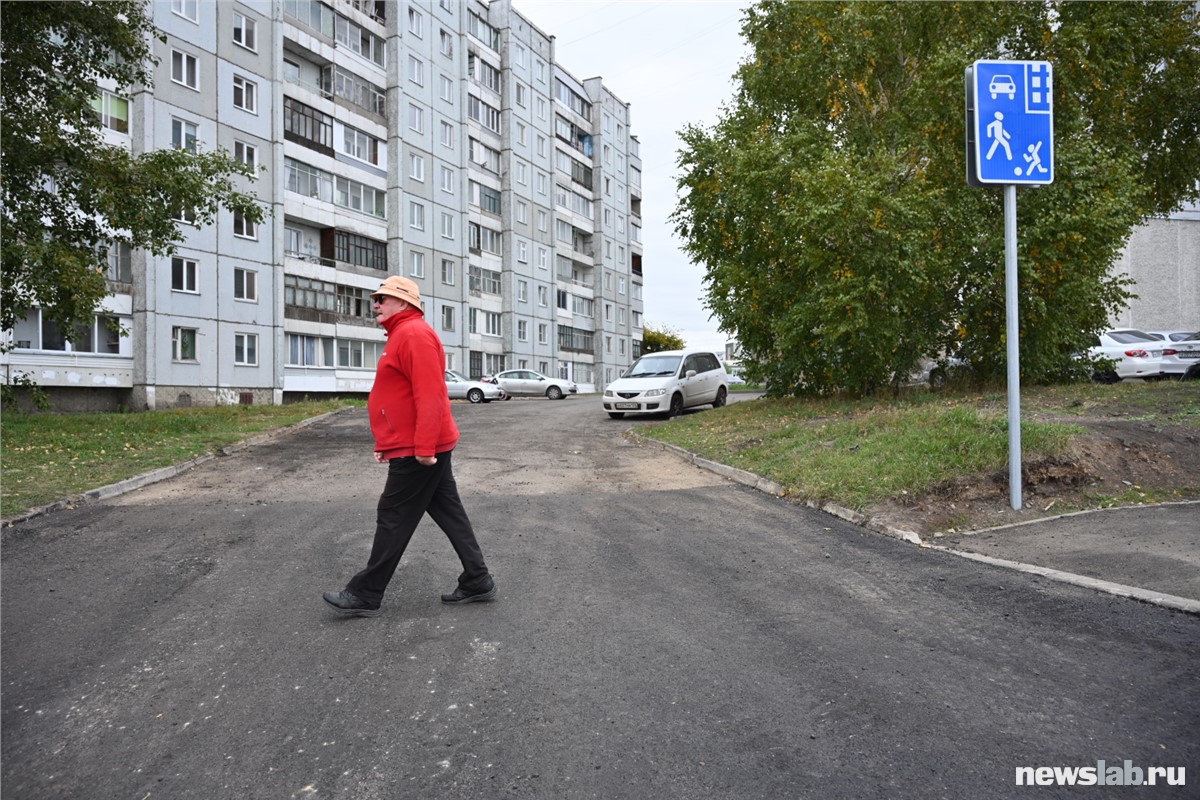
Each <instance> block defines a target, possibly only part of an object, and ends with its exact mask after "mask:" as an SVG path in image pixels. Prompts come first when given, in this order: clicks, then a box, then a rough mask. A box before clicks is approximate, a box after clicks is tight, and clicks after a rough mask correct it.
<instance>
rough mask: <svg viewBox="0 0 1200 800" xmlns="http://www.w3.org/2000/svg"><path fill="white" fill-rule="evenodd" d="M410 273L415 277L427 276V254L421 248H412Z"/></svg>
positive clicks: (409, 258)
mask: <svg viewBox="0 0 1200 800" xmlns="http://www.w3.org/2000/svg"><path fill="white" fill-rule="evenodd" d="M408 274H409V275H411V276H413V277H414V278H424V277H425V254H424V253H422V252H421V251H420V250H412V251H410V252H409V254H408Z"/></svg>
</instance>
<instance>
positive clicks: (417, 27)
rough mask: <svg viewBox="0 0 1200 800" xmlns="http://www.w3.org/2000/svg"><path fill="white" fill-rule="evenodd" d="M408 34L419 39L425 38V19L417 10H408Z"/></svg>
mask: <svg viewBox="0 0 1200 800" xmlns="http://www.w3.org/2000/svg"><path fill="white" fill-rule="evenodd" d="M408 32H409V33H411V34H412V35H413V36H416V37H417V38H418V39H423V38H424V37H425V17H423V16H422V15H421V12H419V11H417V10H416V9H415V8H410V9H409V10H408Z"/></svg>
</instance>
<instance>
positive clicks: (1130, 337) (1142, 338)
mask: <svg viewBox="0 0 1200 800" xmlns="http://www.w3.org/2000/svg"><path fill="white" fill-rule="evenodd" d="M1108 336H1109V338H1110V339H1112V340H1113V341H1115V342H1120V343H1121V344H1137V343H1138V342H1157V341H1158V339H1155V338H1154V337H1153V336H1151V335H1150V334H1148V333H1142V332H1141V331H1109V332H1108Z"/></svg>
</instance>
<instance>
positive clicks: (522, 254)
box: [517, 241, 529, 264]
mask: <svg viewBox="0 0 1200 800" xmlns="http://www.w3.org/2000/svg"><path fill="white" fill-rule="evenodd" d="M517 261H520V262H521V263H522V264H528V263H529V242H525V241H519V242H517Z"/></svg>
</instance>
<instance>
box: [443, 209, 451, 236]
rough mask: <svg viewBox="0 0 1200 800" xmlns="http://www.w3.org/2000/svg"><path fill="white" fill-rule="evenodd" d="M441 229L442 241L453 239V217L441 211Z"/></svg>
mask: <svg viewBox="0 0 1200 800" xmlns="http://www.w3.org/2000/svg"><path fill="white" fill-rule="evenodd" d="M441 227H442V238H443V239H453V238H454V215H453V214H450V213H448V212H445V211H443V212H442V222H441Z"/></svg>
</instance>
